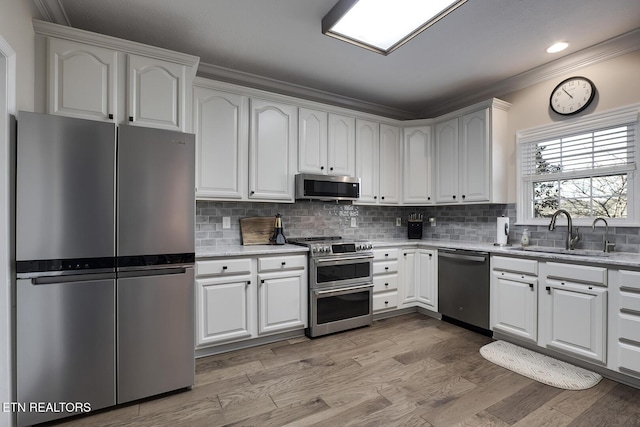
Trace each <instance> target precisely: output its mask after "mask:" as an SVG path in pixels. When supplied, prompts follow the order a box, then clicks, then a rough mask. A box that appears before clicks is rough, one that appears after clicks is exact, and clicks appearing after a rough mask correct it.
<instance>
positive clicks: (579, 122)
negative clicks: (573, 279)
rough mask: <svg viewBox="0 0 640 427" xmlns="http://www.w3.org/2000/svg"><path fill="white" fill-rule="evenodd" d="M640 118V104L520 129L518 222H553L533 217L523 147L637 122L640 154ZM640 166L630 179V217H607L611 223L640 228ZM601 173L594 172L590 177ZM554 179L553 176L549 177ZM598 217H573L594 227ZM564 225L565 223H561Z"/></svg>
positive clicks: (526, 223)
mask: <svg viewBox="0 0 640 427" xmlns="http://www.w3.org/2000/svg"><path fill="white" fill-rule="evenodd" d="M639 118H640V104H633V105H630V106H626V107H622V108H616V109H613V110H608V111H605V112H602V113H595V114H589V115H586V116H582V117H575V118H571V119H569V120H564V121H562V122H555V123H552V124H549V125H544V126H539V127H535V128H531V129H525V130H520V131H517V132H516V174H517V176H516V179H517V184H516V194H517V203H516V207H517V219H516V223H517V224H522V225H532V226H533V225H543V226H545V225H549V221H550V220H549V218H534V217H533V214H534V212H533V188H532V185H531V180H529V179H525V178H524V177H523V165H522V150H523V147H524V146H526V145H528V144H530V143H535V142H543V141H548V140H553V139H559V138H566V137H568V136H571V135H575V134H579V133H581V132H583V133H589V132H594V131H597V130H600V129H603V128H607V127H612V126H617V125H628V124H633V126H634V135H635V140H634V144H635V152H636V155H638V156H640V149H639V148H640V140H639V135H638V130H639V126H640V125H639V123H638V120H639ZM638 163H639V162H637V161H636V168H635V169H634V170H632V171H630V172H628V180H627V198H628V199H627V200H628V205H627V217H626V218H607V222H608V223H609V225H610V226H618V227H638V226H640V194H638V193H639V192H640V174H639V173H638V170H637V169H638V165H637V164H638ZM597 175H601V174H598V173H592V174H590V175H589V176H592V177H593V176H597ZM547 177H548V178H549V179H548V180H553V175H552V174H549V175H548V176H547ZM593 219H594V218H572V220H573V224H574V225H579V226H591V224H592V222H593ZM561 224H563V223H562V222H561V223H560V225H561Z"/></svg>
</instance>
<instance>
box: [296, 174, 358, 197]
mask: <svg viewBox="0 0 640 427" xmlns="http://www.w3.org/2000/svg"><path fill="white" fill-rule="evenodd" d="M359 197H360V178H354V177H352V176H330V175H313V174H306V173H301V174H298V175H296V199H317V200H358V198H359Z"/></svg>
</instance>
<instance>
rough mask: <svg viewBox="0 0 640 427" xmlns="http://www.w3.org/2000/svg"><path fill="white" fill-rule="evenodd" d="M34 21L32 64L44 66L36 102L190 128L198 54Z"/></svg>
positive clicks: (64, 110)
mask: <svg viewBox="0 0 640 427" xmlns="http://www.w3.org/2000/svg"><path fill="white" fill-rule="evenodd" d="M33 26H34V30H35V32H36V68H39V67H41V68H42V69H46V70H47V71H46V75H45V76H44V77H43V78H42V79H43V81H44V82H46V86H47V91H46V95H45V96H44V98H45V100H44V102H43V103H42V104H40V105H43V106H44V108H45V111H46V112H47V113H49V114H58V115H64V116H69V117H78V118H83V119H90V120H101V121H114V122H116V123H125V122H126V123H129V124H133V125H139V126H147V127H154V128H162V129H171V130H176V131H182V132H190V131H191V125H192V123H191V85H192V82H193V79H194V77H195V73H196V70H197V68H198V63H199V58H197V57H195V56H191V55H186V54H182V53H177V52H171V51H168V50H166V49H160V48H156V47H151V46H145V45H142V44H139V43H132V42H129V41H126V40H121V39H117V38H114V37H109V36H104V35H101V34H95V33H91V32H88V31H83V30H78V29H75V28H70V27H65V26H61V25H56V24H51V23H47V22H41V21H34V22H33ZM41 45H45V46H46V47H45V48H43V49H40V48H39V46H41ZM36 74H38V73H36ZM37 81H40V80H39V77H37ZM44 82H43V85H44ZM36 87H39V85H38V84H36ZM36 99H37V103H39V102H40V101H39V100H40V99H42V95H41V94H38V93H36Z"/></svg>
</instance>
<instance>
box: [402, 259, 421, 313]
mask: <svg viewBox="0 0 640 427" xmlns="http://www.w3.org/2000/svg"><path fill="white" fill-rule="evenodd" d="M401 260H402V261H401V267H400V269H401V276H400V283H401V290H402V294H401V295H402V296H401V298H402V304H408V303H413V302H415V301H416V300H417V293H416V291H417V289H416V283H417V279H416V276H417V274H416V270H417V267H416V250H415V249H410V250H406V249H405V250H404V251H402V257H401Z"/></svg>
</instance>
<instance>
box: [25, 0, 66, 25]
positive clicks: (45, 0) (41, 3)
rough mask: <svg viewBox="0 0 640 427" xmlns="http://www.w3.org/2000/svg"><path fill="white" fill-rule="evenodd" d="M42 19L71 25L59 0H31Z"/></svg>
mask: <svg viewBox="0 0 640 427" xmlns="http://www.w3.org/2000/svg"><path fill="white" fill-rule="evenodd" d="M33 2H34V3H35V5H36V7H37V8H38V11H39V12H40V15H42V19H44V20H45V21H48V22H53V23H55V24H60V25H71V22H70V21H69V17H68V16H67V13H66V12H65V11H64V7H62V3H60V0H33Z"/></svg>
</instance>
